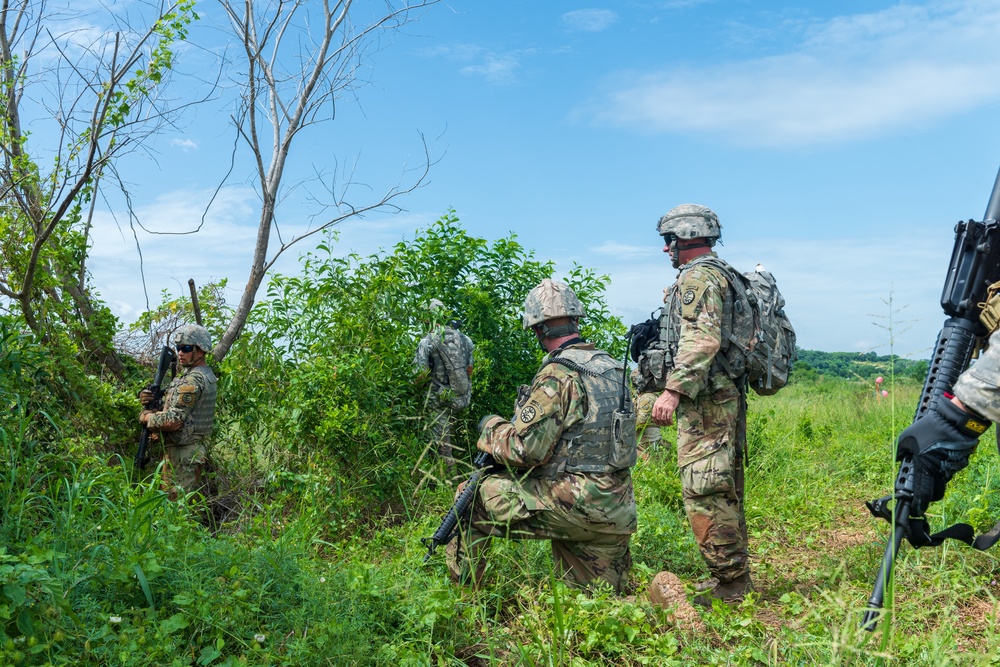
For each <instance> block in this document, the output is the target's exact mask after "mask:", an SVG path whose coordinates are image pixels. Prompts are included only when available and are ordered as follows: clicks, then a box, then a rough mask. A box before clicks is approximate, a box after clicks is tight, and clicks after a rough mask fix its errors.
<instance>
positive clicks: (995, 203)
mask: <svg viewBox="0 0 1000 667" xmlns="http://www.w3.org/2000/svg"><path fill="white" fill-rule="evenodd" d="M983 220H984V221H987V220H1000V171H998V172H997V180H996V181H994V183H993V192H992V194H990V202H989V204H987V205H986V213H984V214H983Z"/></svg>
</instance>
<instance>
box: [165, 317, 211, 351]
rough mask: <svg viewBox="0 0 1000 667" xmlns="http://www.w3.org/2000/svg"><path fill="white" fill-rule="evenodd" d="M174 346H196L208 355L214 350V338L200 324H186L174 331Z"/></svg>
mask: <svg viewBox="0 0 1000 667" xmlns="http://www.w3.org/2000/svg"><path fill="white" fill-rule="evenodd" d="M174 345H175V346H176V345H196V346H197V347H198V348H200V349H201V351H202V352H205V353H206V354H207V353H208V352H211V350H212V336H211V334H209V333H208V329H206V328H205V327H203V326H201V325H200V324H184V325H182V326H180V327H177V330H176V331H174Z"/></svg>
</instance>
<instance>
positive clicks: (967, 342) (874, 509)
mask: <svg viewBox="0 0 1000 667" xmlns="http://www.w3.org/2000/svg"><path fill="white" fill-rule="evenodd" d="M998 280H1000V173H998V174H997V178H996V181H995V182H994V184H993V192H992V194H991V195H990V201H989V203H988V204H987V206H986V213H985V215H984V216H983V221H982V222H976V221H975V220H968V221H965V222H959V223H958V224H956V225H955V246H954V248H953V249H952V251H951V263H950V264H949V266H948V275H947V276H946V277H945V282H944V291H943V292H942V293H941V307H942V308H943V309H944V312H945V314H946V315H948V319H946V320H945V322H944V326H943V327H942V329H941V333H940V334H938V339H937V344H936V345H935V346H934V351H933V353H932V355H931V360H930V367H929V368H928V369H927V378H926V379H925V381H924V388H923V391H922V392H921V394H920V402H919V403H918V404H917V411H916V414H915V415H914V418H913V421H914V422H915V421H917V420H918V419H920V418H921V417H923V416H924V415H925V414H927V411H928V410H930V408H931V407H932V406H933V405H934V404H935V403H936V402H937V401H946V400H948V399H947V398H945V397H944V394H945V393H949V394H950V393H951V390H952V387H954V385H955V382H956V381H957V380H958V376H959V375H961V374H962V372H963V371H964V370H965V369H966V368H968V366H969V361H970V360H971V359H972V354H973V352H975V350H976V348H977V346H978V345H979V343H980V341H981V339H982V338H983V337H984V336H986V335H987V334H988V333H989V332H988V331H987V330H986V327H985V326H984V325H983V324H982V323H981V322H980V320H979V314H980V312H981V308H982V306H981V304H982V303H983V302H984V301H985V300H986V294H987V291H988V288H989V286H990V285H992V284H993V283H995V282H997V281H998ZM913 475H914V470H913V462H912V459H911V458H910V457H909V456H907V457H904V458H903V460H902V461H901V463H900V465H899V473H898V474H897V475H896V480H895V483H894V488H893V494H892V495H891V496H886V497H884V498H879V499H877V500H872V501H869V502H867V503H865V504H866V505H867V506H868V510H869V511H870V512H871V513H872V515H873V516H875V517H877V518H881V519H885V520H886V521H888V522H889V524H890V525H892V526H893V533H892V536H891V537H890V538H889V541H888V543H887V544H886V547H885V553H884V555H883V556H882V564H881V566H880V567H879V570H878V574H877V576H876V577H875V586H874V588H873V590H872V594H871V597H870V598H869V599H868V607H867V609H866V610H865V615H864V619H863V620H862V622H861V627H863V628H864V629H865V630H868V631H872V630H874V629H875V625H876V624H877V623H878V619H879V617H880V616H881V614H882V603H883V598H884V596H885V587H886V584H887V582H888V581H890V578H891V576H892V566H893V564H894V562H895V560H896V554H897V553H898V551H899V546H900V544H901V543H902V541H903V538H904V537H908V536H909V531H910V507H911V504H912V501H913ZM893 500H895V501H896V504H895V507H894V508H893V509H891V510H890V508H889V503H890V502H891V501H893ZM970 541H971V538H970Z"/></svg>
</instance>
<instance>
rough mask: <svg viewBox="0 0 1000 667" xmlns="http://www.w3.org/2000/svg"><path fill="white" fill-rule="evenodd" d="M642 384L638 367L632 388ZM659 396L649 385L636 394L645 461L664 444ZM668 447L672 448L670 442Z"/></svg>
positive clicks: (667, 290)
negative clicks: (657, 419) (656, 416)
mask: <svg viewBox="0 0 1000 667" xmlns="http://www.w3.org/2000/svg"><path fill="white" fill-rule="evenodd" d="M669 293H670V288H669V287H666V288H664V289H663V303H666V302H667V295H668V294H669ZM642 384H643V382H642V377H641V375H640V374H639V368H638V367H636V368H634V369H632V386H633V387H640V386H641V385H642ZM659 396H660V392H659V391H657V390H656V389H655V388H654V387H652V386H650V385H647V386H646V388H645V390H644V391H636V392H635V398H634V403H635V436H636V439H637V441H638V442H637V444H638V447H639V457H640V458H641V459H642V460H643V461H648V460H649V456H650V454H651V453H652V452H655V451H657V450H658V449H659V448H660V444H661V443H662V442H664V440H663V433H662V431H660V425H659V424H656V423H654V422H653V404H654V403H656V399H657V398H658V397H659ZM666 446H668V447H669V446H670V442H669V441H667V445H666Z"/></svg>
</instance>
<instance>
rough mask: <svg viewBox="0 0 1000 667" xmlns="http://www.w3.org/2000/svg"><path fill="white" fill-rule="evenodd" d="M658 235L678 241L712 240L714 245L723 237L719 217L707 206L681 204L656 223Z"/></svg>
mask: <svg viewBox="0 0 1000 667" xmlns="http://www.w3.org/2000/svg"><path fill="white" fill-rule="evenodd" d="M656 233H657V234H659V235H660V236H663V237H669V236H671V235H672V236H676V237H677V238H678V239H682V240H685V241H689V240H691V239H698V238H705V239H711V242H712V243H714V242H715V240H716V239H718V238H719V237H721V236H722V225H720V224H719V216H717V215H716V214H715V212H714V211H712V209H710V208H708V207H707V206H700V205H699V204H681V205H680V206H676V207H674V208H672V209H670V210H669V211H667V214H666V215H664V216H663V217H662V218H660V221H659V222H658V223H656Z"/></svg>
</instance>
